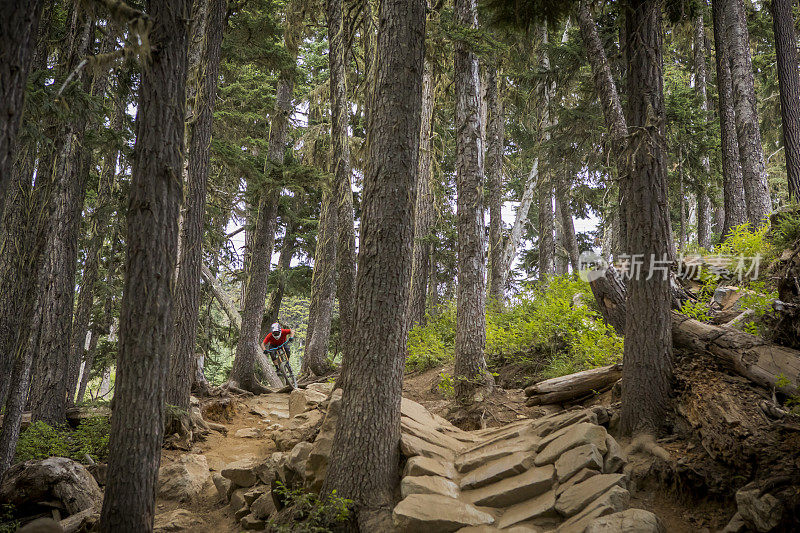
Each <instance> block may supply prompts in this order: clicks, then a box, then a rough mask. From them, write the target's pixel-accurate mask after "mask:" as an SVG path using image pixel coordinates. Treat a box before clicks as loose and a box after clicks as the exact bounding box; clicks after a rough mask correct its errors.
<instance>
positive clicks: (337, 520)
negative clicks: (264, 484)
mask: <svg viewBox="0 0 800 533" xmlns="http://www.w3.org/2000/svg"><path fill="white" fill-rule="evenodd" d="M274 490H276V491H277V492H278V494H280V496H281V497H282V498H284V500H285V501H286V507H287V509H288V513H287V512H281V514H280V515H279V516H278V517H277V518H272V519H270V521H269V529H270V531H275V532H276V533H327V532H329V531H332V530H334V529H335V528H337V527H341V526H343V525H344V524H345V523H346V522H347V521H348V520H350V519H351V517H352V506H353V502H352V501H351V500H347V499H345V498H340V497H338V496H337V495H336V491H333V492H332V493H331V494H330V495H329V496H324V497H321V496H320V495H318V494H316V493H313V492H305V491H304V490H303V489H295V490H291V489H289V488H287V487H285V486H284V485H283V484H282V483H280V482H278V484H277V487H276V488H275V489H274Z"/></svg>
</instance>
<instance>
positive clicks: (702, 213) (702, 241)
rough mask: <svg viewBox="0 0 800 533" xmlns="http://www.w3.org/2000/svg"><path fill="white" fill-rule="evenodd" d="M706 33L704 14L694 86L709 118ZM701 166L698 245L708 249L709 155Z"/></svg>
mask: <svg viewBox="0 0 800 533" xmlns="http://www.w3.org/2000/svg"><path fill="white" fill-rule="evenodd" d="M706 55H707V54H706V31H705V23H704V22H703V14H702V13H700V14H699V15H697V17H696V18H695V25H694V80H695V82H694V85H695V90H697V95H698V96H699V98H700V110H701V111H702V112H703V115H705V116H708V94H707V91H706V85H707V84H706V79H707V77H708V69H707V68H706ZM700 162H701V165H702V167H703V171H704V173H705V175H704V176H703V177H702V179H701V180H698V181H699V183H698V186H697V189H696V195H697V243H698V244H699V245H700V246H701V247H703V248H705V249H708V248H709V247H710V246H711V199H710V198H709V195H708V186H707V183H706V181H707V180H709V179H710V177H711V159H710V158H709V157H708V155H707V154H704V155H703V156H702V157H701V160H700Z"/></svg>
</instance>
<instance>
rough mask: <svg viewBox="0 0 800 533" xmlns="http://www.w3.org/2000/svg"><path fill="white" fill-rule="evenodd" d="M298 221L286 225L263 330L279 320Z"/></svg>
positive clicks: (294, 245)
mask: <svg viewBox="0 0 800 533" xmlns="http://www.w3.org/2000/svg"><path fill="white" fill-rule="evenodd" d="M296 226H297V224H296V223H291V222H290V223H289V224H288V225H287V226H286V235H284V237H283V243H282V244H281V254H280V257H279V258H278V267H277V268H276V271H275V274H276V275H277V277H278V279H277V283H276V285H275V288H274V289H272V292H270V293H269V298H267V310H266V313H265V314H264V323H266V324H264V323H262V328H261V331H262V333H263V332H264V326H265V325H269V324H272V323H273V322H277V321H278V314H279V313H280V310H281V301H282V300H283V293H284V292H285V291H286V276H287V275H288V272H289V269H290V268H291V266H292V258H293V257H294V252H295V248H296V245H297V235H295V234H294V232H295V231H296Z"/></svg>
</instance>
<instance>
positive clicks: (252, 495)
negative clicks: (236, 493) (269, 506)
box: [244, 485, 269, 506]
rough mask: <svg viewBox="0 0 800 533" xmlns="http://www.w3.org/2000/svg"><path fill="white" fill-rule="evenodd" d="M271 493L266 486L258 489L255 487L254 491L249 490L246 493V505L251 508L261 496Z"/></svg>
mask: <svg viewBox="0 0 800 533" xmlns="http://www.w3.org/2000/svg"><path fill="white" fill-rule="evenodd" d="M267 492H269V487H266V486H264V485H259V486H257V487H253V488H252V489H250V490H248V491H247V492H245V493H244V502H245V505H247V506H250V505H252V504H253V502H254V501H256V500H257V499H258V498H259V497H260V496H262V495H263V494H265V493H267Z"/></svg>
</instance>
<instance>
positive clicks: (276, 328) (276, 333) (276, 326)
mask: <svg viewBox="0 0 800 533" xmlns="http://www.w3.org/2000/svg"><path fill="white" fill-rule="evenodd" d="M270 329H271V330H272V335H273V336H275V337H278V336H280V334H281V325H280V324H278V323H277V322H275V323H274V324H272V325H271V326H270Z"/></svg>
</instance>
